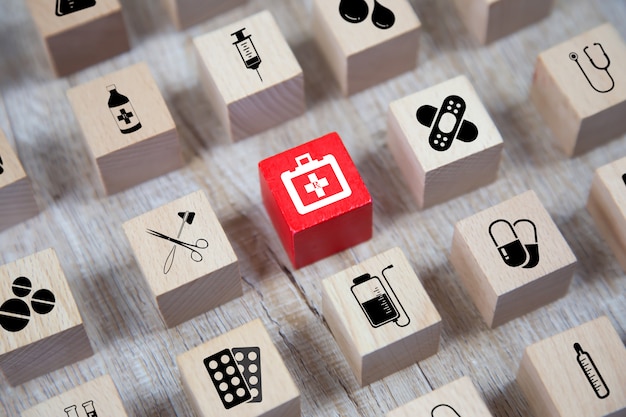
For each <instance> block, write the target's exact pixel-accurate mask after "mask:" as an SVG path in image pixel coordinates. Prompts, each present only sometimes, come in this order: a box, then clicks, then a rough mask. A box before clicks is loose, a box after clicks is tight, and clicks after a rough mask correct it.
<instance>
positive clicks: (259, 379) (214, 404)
mask: <svg viewBox="0 0 626 417" xmlns="http://www.w3.org/2000/svg"><path fill="white" fill-rule="evenodd" d="M176 362H177V363H178V367H179V368H180V374H181V379H182V382H183V387H184V389H185V392H186V393H187V397H188V398H189V399H190V400H191V403H192V404H193V407H194V409H195V411H196V414H197V415H198V416H199V417H209V416H217V415H219V416H225V415H233V416H237V417H261V416H263V417H270V416H276V417H296V416H297V417H300V392H299V391H298V388H297V387H296V385H295V383H294V382H293V379H292V378H291V375H290V374H289V371H288V370H287V368H286V367H285V364H284V363H283V361H282V359H281V357H280V353H279V352H278V350H277V349H276V347H275V346H274V344H273V343H272V339H271V337H270V335H269V334H268V333H267V330H266V329H265V326H264V325H263V323H262V322H261V320H260V319H256V320H254V321H251V322H249V323H247V324H244V325H243V326H240V327H238V328H236V329H234V330H231V331H230V332H228V333H226V334H223V335H221V336H218V337H216V338H215V339H212V340H210V341H208V342H206V343H204V344H203V345H200V346H198V347H196V348H195V349H192V350H190V351H189V352H186V353H183V354H182V355H179V356H178V357H177V358H176Z"/></svg>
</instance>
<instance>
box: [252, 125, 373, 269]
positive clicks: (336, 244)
mask: <svg viewBox="0 0 626 417" xmlns="http://www.w3.org/2000/svg"><path fill="white" fill-rule="evenodd" d="M259 177H260V180H261V193H262V195H263V204H264V205H265V209H266V210H267V212H268V214H269V216H270V219H272V223H273V224H274V227H275V228H276V231H277V233H278V236H279V237H280V240H281V241H282V242H283V246H284V247H285V250H286V251H287V254H288V255H289V258H290V259H291V262H292V263H293V265H294V267H295V268H300V267H303V266H305V265H308V264H310V263H313V262H315V261H318V260H320V259H322V258H325V257H327V256H330V255H332V254H334V253H337V252H340V251H342V250H344V249H347V248H349V247H351V246H354V245H356V244H358V243H361V242H364V241H366V240H368V239H370V238H371V237H372V197H371V196H370V193H369V192H368V191H367V188H366V187H365V184H364V183H363V180H362V179H361V176H360V175H359V172H358V171H357V169H356V166H354V162H352V159H351V158H350V155H349V154H348V151H347V150H346V148H345V146H344V145H343V142H342V141H341V138H340V137H339V135H338V134H337V133H329V134H327V135H325V136H322V137H321V138H318V139H315V140H312V141H310V142H307V143H304V144H302V145H300V146H296V147H295V148H291V149H289V150H287V151H284V152H282V153H279V154H278V155H274V156H272V157H270V158H267V159H265V160H263V161H261V162H259Z"/></svg>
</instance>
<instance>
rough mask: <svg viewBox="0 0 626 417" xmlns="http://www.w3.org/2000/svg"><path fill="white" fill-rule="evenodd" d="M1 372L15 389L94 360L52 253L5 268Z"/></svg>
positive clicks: (0, 278)
mask: <svg viewBox="0 0 626 417" xmlns="http://www.w3.org/2000/svg"><path fill="white" fill-rule="evenodd" d="M0 283H1V284H0V302H1V304H0V370H2V372H3V373H4V375H5V377H6V378H7V381H8V382H9V384H11V385H13V386H16V385H19V384H22V383H24V382H26V381H28V380H31V379H33V378H36V377H38V376H41V375H44V374H46V373H48V372H51V371H54V370H56V369H59V368H62V367H64V366H66V365H70V364H72V363H74V362H77V361H79V360H81V359H85V358H87V357H89V356H91V355H92V354H93V350H92V348H91V344H90V343H89V339H88V338H87V333H86V332H85V327H84V325H83V320H82V318H81V316H80V312H79V311H78V307H77V306H76V302H75V301H74V297H73V296H72V292H71V290H70V288H69V285H68V282H67V280H66V278H65V275H64V274H63V270H62V269H61V265H60V263H59V260H58V258H57V256H56V253H55V252H54V250H53V249H47V250H45V251H42V252H38V253H35V254H33V255H30V256H28V257H26V258H23V259H19V260H17V261H15V262H12V263H9V264H6V265H2V266H0Z"/></svg>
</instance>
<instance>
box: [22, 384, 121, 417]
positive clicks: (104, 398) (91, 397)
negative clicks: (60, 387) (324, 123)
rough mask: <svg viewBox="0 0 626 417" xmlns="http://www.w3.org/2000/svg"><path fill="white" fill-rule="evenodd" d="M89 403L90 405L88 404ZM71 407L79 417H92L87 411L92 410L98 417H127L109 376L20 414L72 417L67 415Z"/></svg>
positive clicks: (30, 416)
mask: <svg viewBox="0 0 626 417" xmlns="http://www.w3.org/2000/svg"><path fill="white" fill-rule="evenodd" d="M89 401H91V402H92V403H91V404H89V403H88V402H89ZM72 406H75V407H76V413H77V414H78V416H79V417H92V416H91V415H88V414H87V411H94V410H95V412H96V413H97V415H98V416H103V417H107V416H115V417H127V416H128V414H126V411H125V410H124V405H123V404H122V400H121V399H120V394H119V393H118V392H117V388H116V387H115V384H114V383H113V379H111V377H110V376H109V375H104V376H101V377H100V378H96V379H94V380H93V381H89V382H87V383H85V384H82V385H80V386H78V387H76V388H74V389H72V390H69V391H67V392H64V393H63V394H61V395H57V396H56V397H53V398H50V399H49V400H47V401H44V402H43V403H41V404H38V405H36V406H35V407H33V408H29V409H28V410H26V411H24V412H22V417H51V416H64V417H67V416H69V417H74V414H67V411H69V412H71V407H72ZM85 407H87V408H85ZM91 407H93V409H92V408H91ZM66 410H67V411H66ZM64 414H65V415H64ZM94 416H95V415H94Z"/></svg>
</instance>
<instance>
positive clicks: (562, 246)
mask: <svg viewBox="0 0 626 417" xmlns="http://www.w3.org/2000/svg"><path fill="white" fill-rule="evenodd" d="M456 228H457V230H458V231H459V232H460V235H461V236H463V238H464V240H465V243H466V244H467V245H469V246H470V249H471V250H472V255H473V257H474V259H475V261H476V262H477V264H478V265H479V267H480V268H481V270H482V271H483V273H484V276H485V277H486V279H487V281H488V282H489V285H490V287H491V288H492V289H493V290H494V292H495V293H496V295H502V294H505V293H508V292H509V291H512V290H515V289H517V288H519V287H522V286H524V285H526V284H528V283H530V282H532V281H534V280H537V279H539V278H542V277H544V276H546V275H548V274H550V273H552V272H554V271H557V270H559V269H562V268H564V267H567V266H570V265H572V264H574V263H575V262H576V257H575V256H574V253H573V252H572V250H571V249H570V247H569V245H568V244H567V242H566V241H565V239H564V238H563V235H561V232H560V231H559V229H558V228H557V227H556V225H555V224H554V222H553V221H552V218H551V217H550V214H549V213H548V212H547V211H546V209H545V208H544V207H543V205H542V204H541V202H540V201H539V198H538V197H537V195H536V194H535V192H534V191H527V192H525V193H523V194H520V195H518V196H516V197H513V198H511V199H509V200H507V201H505V202H503V203H500V204H498V205H496V206H493V207H490V208H488V209H486V210H483V211H481V212H479V213H476V214H475V215H473V216H471V217H468V218H466V219H464V220H461V221H459V222H458V223H457V224H456Z"/></svg>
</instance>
